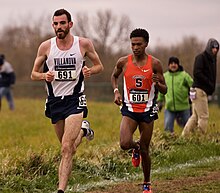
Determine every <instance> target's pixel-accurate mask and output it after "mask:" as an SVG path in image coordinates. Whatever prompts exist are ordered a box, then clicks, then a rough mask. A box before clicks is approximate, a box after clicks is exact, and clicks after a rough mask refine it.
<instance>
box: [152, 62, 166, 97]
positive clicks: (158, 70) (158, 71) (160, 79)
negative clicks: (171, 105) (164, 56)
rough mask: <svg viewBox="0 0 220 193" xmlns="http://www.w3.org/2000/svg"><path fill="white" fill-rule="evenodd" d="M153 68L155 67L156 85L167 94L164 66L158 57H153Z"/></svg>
mask: <svg viewBox="0 0 220 193" xmlns="http://www.w3.org/2000/svg"><path fill="white" fill-rule="evenodd" d="M152 68H153V75H152V80H153V82H154V84H155V87H156V88H157V89H158V91H159V92H161V93H162V94H166V93H167V86H166V83H165V79H164V76H163V68H162V65H161V63H160V61H159V60H157V59H156V58H153V62H152Z"/></svg>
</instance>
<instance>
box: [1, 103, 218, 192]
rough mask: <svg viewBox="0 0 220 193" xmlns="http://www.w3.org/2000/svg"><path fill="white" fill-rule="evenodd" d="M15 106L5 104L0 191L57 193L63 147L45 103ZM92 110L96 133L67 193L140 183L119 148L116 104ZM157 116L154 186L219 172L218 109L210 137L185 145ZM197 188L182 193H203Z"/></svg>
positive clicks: (213, 110)
mask: <svg viewBox="0 0 220 193" xmlns="http://www.w3.org/2000/svg"><path fill="white" fill-rule="evenodd" d="M15 102H16V110H15V111H13V112H11V111H9V110H8V108H7V105H6V103H5V101H3V107H2V111H1V112H0V115H1V119H0V141H1V143H0V192H1V193H11V192H13V193H19V192H28V193H30V192H43V193H44V192H45V193H48V192H54V191H55V190H56V184H57V181H58V179H57V168H58V164H59V160H60V153H59V151H60V145H59V142H58V140H57V138H56V136H55V132H54V129H53V127H52V125H51V123H50V120H49V119H47V118H45V116H44V100H37V99H16V101H15ZM88 106H89V116H88V120H89V121H90V123H91V126H92V128H93V129H94V130H95V139H94V140H93V141H91V142H88V141H86V139H84V140H83V142H82V144H81V145H80V147H79V149H78V151H77V154H76V155H75V157H74V160H73V162H74V169H73V172H72V175H71V178H70V181H69V186H68V191H67V192H85V191H89V190H90V191H92V190H96V191H98V190H99V191H100V190H102V189H105V188H104V187H105V186H106V185H109V186H114V185H115V184H121V183H124V182H126V183H127V182H131V183H133V182H135V183H141V182H142V173H141V169H140V168H137V169H135V168H133V167H132V166H131V163H130V154H129V153H128V152H124V151H121V150H120V148H119V143H118V141H119V124H120V120H121V115H120V112H119V108H118V107H117V106H116V105H114V104H113V103H101V102H90V101H88ZM159 117H160V118H159V120H157V121H155V129H154V134H153V139H152V143H151V155H152V181H155V183H159V182H161V183H165V182H167V181H169V183H171V182H174V181H175V180H176V181H177V182H178V180H180V181H181V179H182V178H184V179H188V178H190V177H201V176H206V175H207V176H208V173H207V172H212V171H217V172H220V143H219V142H220V128H219V127H220V119H219V117H220V109H219V108H218V107H217V106H214V105H212V106H210V119H209V128H208V134H207V135H206V136H200V137H198V136H194V137H192V138H190V139H187V140H186V139H181V138H180V137H179V135H180V132H181V129H180V128H179V127H177V126H175V131H176V135H175V136H170V135H168V134H167V133H164V132H163V113H162V112H160V114H159ZM135 138H138V133H135ZM218 177H220V176H219V175H218V176H217V178H218ZM205 179H206V178H205ZM217 182H220V179H219V181H218V179H217V181H216V182H212V183H209V184H208V185H205V187H203V186H199V187H200V188H201V192H220V183H217ZM177 184H179V183H177ZM196 185H198V184H196V183H195V185H194V186H193V187H192V188H191V189H190V190H184V191H183V192H195V190H196V191H197V192H200V190H199V187H197V186H196ZM122 186H123V185H122ZM193 188H195V189H193ZM191 190H192V191H191ZM204 190H205V191H204ZM105 192H106V191H105ZM109 192H110V191H109ZM119 192H120V191H119ZM158 192H160V191H159V189H158ZM162 192H164V191H162ZM177 192H181V191H177ZM133 193H135V192H133Z"/></svg>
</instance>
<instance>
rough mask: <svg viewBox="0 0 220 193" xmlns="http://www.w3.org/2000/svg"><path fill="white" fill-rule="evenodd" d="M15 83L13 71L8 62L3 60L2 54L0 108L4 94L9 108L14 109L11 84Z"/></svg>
mask: <svg viewBox="0 0 220 193" xmlns="http://www.w3.org/2000/svg"><path fill="white" fill-rule="evenodd" d="M14 83H15V73H14V70H13V68H12V66H11V64H10V63H9V62H7V61H6V60H5V56H4V55H3V54H1V55H0V110H1V100H2V97H3V96H5V97H6V99H7V101H8V106H9V108H10V110H14V108H15V106H14V100H13V95H12V91H11V85H12V84H14Z"/></svg>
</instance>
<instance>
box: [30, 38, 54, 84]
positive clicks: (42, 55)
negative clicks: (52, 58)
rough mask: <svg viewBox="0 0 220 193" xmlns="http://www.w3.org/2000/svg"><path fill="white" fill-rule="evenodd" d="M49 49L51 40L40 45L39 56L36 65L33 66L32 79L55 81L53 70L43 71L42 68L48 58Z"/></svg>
mask: <svg viewBox="0 0 220 193" xmlns="http://www.w3.org/2000/svg"><path fill="white" fill-rule="evenodd" d="M49 49H50V40H47V41H45V42H43V43H42V44H41V45H40V46H39V48H38V52H37V56H36V59H35V61H34V66H33V69H32V72H31V79H32V80H46V81H48V82H51V81H53V79H54V73H53V72H51V71H48V72H46V73H43V72H41V68H42V66H43V64H44V62H45V61H46V59H47V55H48V52H49Z"/></svg>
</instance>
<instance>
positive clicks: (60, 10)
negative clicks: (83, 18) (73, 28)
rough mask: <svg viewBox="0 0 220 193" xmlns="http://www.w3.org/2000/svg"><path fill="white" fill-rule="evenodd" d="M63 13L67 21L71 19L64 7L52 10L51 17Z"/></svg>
mask: <svg viewBox="0 0 220 193" xmlns="http://www.w3.org/2000/svg"><path fill="white" fill-rule="evenodd" d="M63 14H64V15H66V17H67V20H68V22H71V21H72V19H71V15H70V13H69V12H68V11H67V10H65V9H58V10H56V11H55V12H54V14H53V17H54V16H60V15H63Z"/></svg>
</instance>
